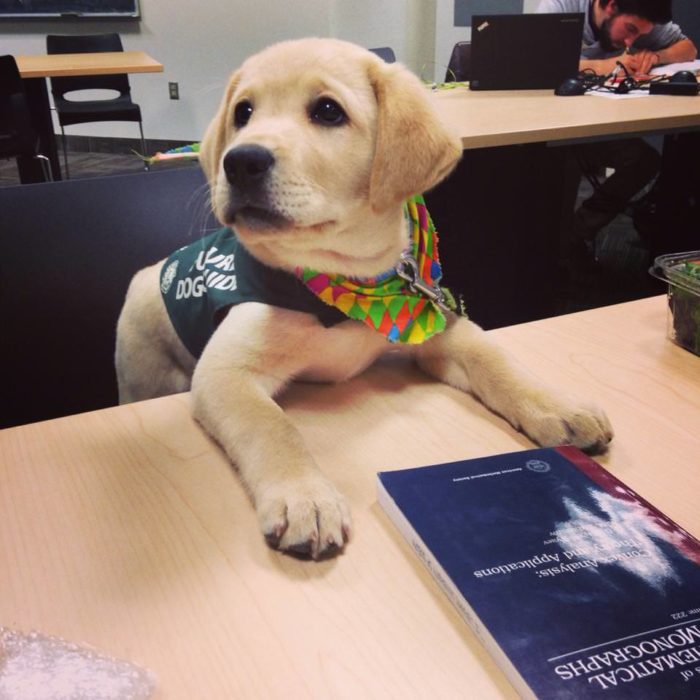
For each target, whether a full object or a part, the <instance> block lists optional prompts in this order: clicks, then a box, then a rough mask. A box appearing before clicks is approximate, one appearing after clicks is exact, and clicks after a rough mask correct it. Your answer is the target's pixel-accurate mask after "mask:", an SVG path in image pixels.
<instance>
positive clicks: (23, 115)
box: [0, 56, 52, 180]
mask: <svg viewBox="0 0 700 700" xmlns="http://www.w3.org/2000/svg"><path fill="white" fill-rule="evenodd" d="M0 158H16V159H17V164H18V166H20V164H22V165H24V163H28V162H29V161H31V160H35V161H37V162H38V163H39V164H40V165H41V170H42V173H43V175H44V180H51V179H52V177H51V168H50V167H49V159H48V158H47V157H46V156H45V155H43V154H42V153H40V152H39V136H38V134H37V133H36V131H34V129H33V127H32V123H31V116H30V112H29V108H28V106H27V97H26V95H25V94H24V84H23V83H22V78H21V76H20V74H19V70H18V69H17V62H16V61H15V59H14V57H13V56H0Z"/></svg>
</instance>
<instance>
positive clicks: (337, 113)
mask: <svg viewBox="0 0 700 700" xmlns="http://www.w3.org/2000/svg"><path fill="white" fill-rule="evenodd" d="M310 116H311V121H313V122H316V123H317V124H320V125H321V126H341V125H342V124H345V123H346V122H347V121H348V117H347V115H346V114H345V112H344V111H343V108H342V107H341V106H340V105H339V104H338V103H337V102H336V101H335V100H332V99H331V98H330V97H322V98H321V99H320V100H318V102H316V103H315V104H314V105H313V106H312V107H311V113H310Z"/></svg>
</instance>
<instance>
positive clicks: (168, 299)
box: [160, 228, 348, 358]
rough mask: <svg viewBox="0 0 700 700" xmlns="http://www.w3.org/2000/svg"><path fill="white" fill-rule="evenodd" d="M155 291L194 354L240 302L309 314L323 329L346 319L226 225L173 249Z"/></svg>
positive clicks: (179, 334) (196, 354)
mask: <svg viewBox="0 0 700 700" xmlns="http://www.w3.org/2000/svg"><path fill="white" fill-rule="evenodd" d="M160 291H161V294H162V296H163V301H164V302H165V308H166V309H167V311H168V315H169V316H170V320H171V322H172V324H173V326H174V328H175V330H176V331H177V334H178V336H179V337H180V340H181V341H182V342H183V344H184V346H185V347H186V348H187V349H188V350H189V351H190V352H191V353H192V355H193V356H194V357H196V358H198V357H199V356H200V355H201V354H202V350H204V346H205V345H206V344H207V342H208V341H209V338H211V336H212V335H213V333H214V331H215V330H216V328H217V326H218V325H219V323H221V321H222V320H223V318H224V317H225V315H226V312H227V311H228V309H229V308H230V307H232V306H235V305H237V304H243V303H244V302H250V301H257V302H261V303H264V304H268V305H270V306H277V307H279V308H283V309H291V310H293V311H303V312H305V313H309V314H313V315H314V316H316V318H318V320H319V321H320V322H321V323H322V324H323V325H324V326H326V327H327V328H328V327H330V326H334V325H336V324H338V323H340V322H341V321H346V320H347V318H348V317H347V316H346V315H345V314H344V313H343V312H342V311H340V310H339V309H337V308H334V307H332V306H329V305H328V304H326V303H325V302H323V301H322V300H321V299H319V298H318V297H317V296H315V295H314V294H313V293H312V292H310V291H309V289H308V288H307V287H306V286H305V285H304V283H303V282H302V281H301V280H299V279H298V278H297V277H295V276H294V275H292V274H290V273H288V272H285V271H283V270H276V269H273V268H270V267H267V266H265V265H263V264H262V263H261V262H259V261H258V260H256V259H255V258H254V257H253V256H252V255H250V253H248V251H247V250H246V249H245V247H244V246H242V245H241V244H240V243H239V242H238V240H237V239H236V236H235V234H234V233H233V231H232V230H231V229H229V228H223V229H220V230H219V231H216V232H214V233H212V234H210V235H208V236H205V237H204V238H202V239H200V240H198V241H196V242H195V243H191V244H190V245H187V246H185V247H183V248H180V249H179V250H177V251H175V252H174V253H173V254H172V255H171V256H170V257H169V258H168V259H167V260H166V261H165V263H164V264H163V267H162V269H161V273H160Z"/></svg>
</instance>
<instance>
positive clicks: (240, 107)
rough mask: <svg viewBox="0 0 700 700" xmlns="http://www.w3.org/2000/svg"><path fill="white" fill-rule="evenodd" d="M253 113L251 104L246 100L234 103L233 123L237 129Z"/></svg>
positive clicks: (244, 123)
mask: <svg viewBox="0 0 700 700" xmlns="http://www.w3.org/2000/svg"><path fill="white" fill-rule="evenodd" d="M252 115H253V105H252V104H250V102H248V100H243V102H239V103H238V104H237V105H236V109H235V110H234V112H233V123H234V125H235V127H236V128H237V129H241V128H242V127H244V126H245V125H246V124H247V123H248V122H249V121H250V118H251V116H252Z"/></svg>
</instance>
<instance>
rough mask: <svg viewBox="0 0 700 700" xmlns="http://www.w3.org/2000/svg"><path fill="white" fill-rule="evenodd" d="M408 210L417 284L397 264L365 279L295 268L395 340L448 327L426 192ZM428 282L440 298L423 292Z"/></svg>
mask: <svg viewBox="0 0 700 700" xmlns="http://www.w3.org/2000/svg"><path fill="white" fill-rule="evenodd" d="M405 213H406V220H407V222H408V227H409V238H410V248H409V251H408V252H409V253H410V255H411V256H412V258H413V259H414V260H415V261H416V263H417V270H416V271H417V273H418V276H419V279H418V280H417V282H418V284H411V283H410V282H409V281H407V280H406V279H405V278H403V277H402V276H400V275H399V273H398V271H397V269H394V270H390V271H388V272H386V273H384V274H382V275H380V276H379V277H375V278H372V279H366V280H355V279H352V278H349V277H344V276H342V275H329V274H326V273H323V272H316V271H315V270H309V269H301V268H300V269H298V270H297V271H296V273H297V276H298V277H299V278H300V279H301V280H302V281H303V282H304V284H305V285H306V286H307V287H308V288H309V289H310V290H311V291H312V292H313V293H314V294H315V295H316V296H318V297H319V298H320V299H322V300H323V301H324V302H326V304H329V305H330V306H335V307H336V308H338V309H340V310H341V311H342V312H343V313H344V314H345V315H346V316H348V317H349V318H351V319H354V320H356V321H362V322H363V323H366V324H367V325H368V326H370V327H371V328H373V329H374V330H376V331H378V332H379V333H381V334H382V335H385V336H386V337H387V339H388V340H389V341H391V342H392V343H396V342H399V343H408V344H417V343H422V342H423V341H425V340H427V339H428V338H430V337H431V336H433V335H435V334H436V333H440V332H441V331H443V330H444V329H445V324H446V321H445V315H444V314H443V312H442V310H441V308H440V305H442V304H441V300H442V299H444V296H443V294H442V293H441V290H440V288H439V286H438V285H439V282H440V278H441V276H442V268H441V267H440V258H439V255H438V247H437V245H438V236H437V231H436V230H435V227H434V226H433V222H432V221H431V220H430V214H429V213H428V210H427V208H426V206H425V202H424V200H423V197H421V196H420V195H416V196H415V197H411V198H410V199H409V200H408V201H407V202H406V208H405ZM397 267H398V266H397ZM426 287H427V288H428V289H429V290H432V291H434V292H435V295H436V296H437V297H438V298H437V299H434V300H433V299H431V298H430V296H427V295H426V294H425V293H421V291H420V289H421V288H426Z"/></svg>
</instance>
